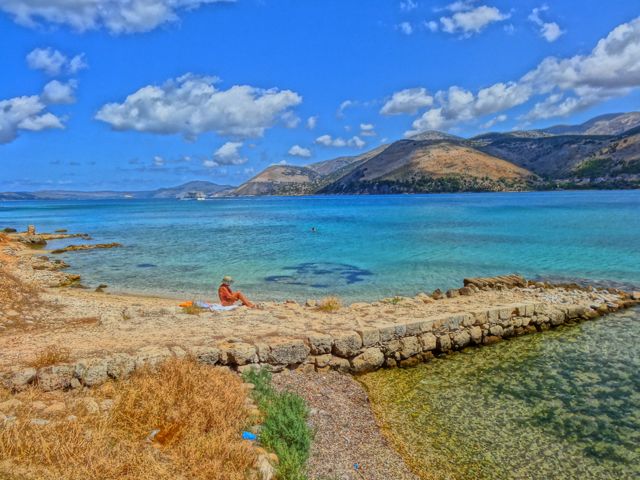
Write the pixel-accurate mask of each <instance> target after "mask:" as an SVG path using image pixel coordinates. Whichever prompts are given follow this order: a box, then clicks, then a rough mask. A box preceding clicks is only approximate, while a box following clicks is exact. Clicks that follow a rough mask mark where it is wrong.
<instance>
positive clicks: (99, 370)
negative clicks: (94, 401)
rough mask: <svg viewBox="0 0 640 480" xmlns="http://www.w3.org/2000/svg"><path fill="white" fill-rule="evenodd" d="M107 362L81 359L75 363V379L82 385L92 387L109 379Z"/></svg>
mask: <svg viewBox="0 0 640 480" xmlns="http://www.w3.org/2000/svg"><path fill="white" fill-rule="evenodd" d="M108 368H109V361H108V359H104V358H89V359H82V360H79V361H78V362H77V363H76V368H75V377H76V378H77V379H78V380H80V382H81V383H82V384H83V385H86V386H87V387H93V386H95V385H100V384H101V383H104V382H106V381H107V380H108V379H109V371H108Z"/></svg>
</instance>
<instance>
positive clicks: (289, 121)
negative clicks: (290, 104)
mask: <svg viewBox="0 0 640 480" xmlns="http://www.w3.org/2000/svg"><path fill="white" fill-rule="evenodd" d="M281 119H282V122H283V123H284V126H285V127H287V128H296V127H297V126H298V125H300V117H298V116H297V115H296V114H295V113H293V112H292V111H290V110H289V111H286V112H284V113H283V114H282V116H281Z"/></svg>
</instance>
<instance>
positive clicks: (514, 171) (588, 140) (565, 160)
mask: <svg viewBox="0 0 640 480" xmlns="http://www.w3.org/2000/svg"><path fill="white" fill-rule="evenodd" d="M557 188H563V189H577V188H640V112H627V113H612V114H607V115H601V116H598V117H595V118H592V119H591V120H588V121H587V122H585V123H582V124H580V125H556V126H552V127H549V128H545V129H540V130H525V131H511V132H494V133H486V134H482V135H478V136H475V137H472V138H462V137H458V136H455V135H451V134H448V133H443V132H438V131H427V132H422V133H419V134H417V135H414V136H412V137H410V138H406V139H402V140H398V141H395V142H393V143H389V144H384V145H380V146H378V147H376V148H374V149H373V150H370V151H367V152H365V153H363V154H361V155H357V156H351V157H338V158H334V159H331V160H325V161H322V162H316V163H311V164H309V165H305V166H295V165H272V166H270V167H267V168H266V169H265V170H263V171H262V172H260V173H259V174H258V175H256V176H254V177H253V178H251V179H250V180H248V181H247V182H245V183H243V184H242V185H240V186H237V187H234V186H230V185H217V184H215V183H212V182H208V181H194V182H189V183H185V184H183V185H179V186H177V187H173V188H162V189H158V190H148V191H123V192H117V191H100V192H80V191H61V190H49V191H38V192H11V193H0V200H62V199H73V200H85V199H204V198H212V197H220V196H259V195H312V194H383V193H429V192H460V191H522V190H549V189H557Z"/></svg>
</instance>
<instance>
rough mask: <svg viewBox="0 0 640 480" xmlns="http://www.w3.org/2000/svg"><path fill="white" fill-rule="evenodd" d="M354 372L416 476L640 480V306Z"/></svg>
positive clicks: (438, 477) (439, 477)
mask: <svg viewBox="0 0 640 480" xmlns="http://www.w3.org/2000/svg"><path fill="white" fill-rule="evenodd" d="M360 379H361V381H362V382H363V383H364V385H365V387H366V388H367V390H368V391H369V396H370V398H371V401H372V403H373V406H374V410H375V411H376V414H377V415H378V418H380V419H381V421H382V424H383V426H384V427H385V428H386V429H387V431H388V433H389V436H390V437H391V438H392V442H393V443H394V444H395V445H396V447H397V448H398V449H399V450H400V451H401V452H402V453H404V455H405V458H407V459H408V461H409V463H410V464H411V465H412V467H413V468H414V469H415V471H416V472H417V473H419V474H420V476H421V477H422V478H425V479H460V480H466V479H487V480H497V479H523V480H524V479H527V480H547V479H563V480H564V479H576V480H587V479H593V480H605V479H611V480H614V479H615V480H620V479H629V480H631V479H638V478H640V310H635V311H626V312H622V313H617V314H614V315H611V316H608V317H606V318H603V319H599V320H596V321H593V322H585V323H583V324H581V325H579V326H573V327H562V328H559V329H557V330H553V331H549V332H545V333H542V334H538V335H529V336H526V337H520V338H516V339H512V340H509V341H505V342H502V343H499V344H496V345H492V346H490V347H484V348H472V349H467V350H464V351H462V352H460V353H457V354H453V355H450V356H448V357H443V358H441V359H436V360H434V361H432V362H430V363H427V364H423V365H420V366H418V367H415V368H411V369H404V370H402V369H396V370H385V371H382V370H381V371H378V372H375V373H372V374H368V375H365V376H363V377H360Z"/></svg>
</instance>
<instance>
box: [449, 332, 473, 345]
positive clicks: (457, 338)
mask: <svg viewBox="0 0 640 480" xmlns="http://www.w3.org/2000/svg"><path fill="white" fill-rule="evenodd" d="M469 342H471V335H469V332H467V331H466V330H462V331H460V332H456V333H455V334H454V335H453V345H454V346H455V348H463V347H466V346H467V345H469Z"/></svg>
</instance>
